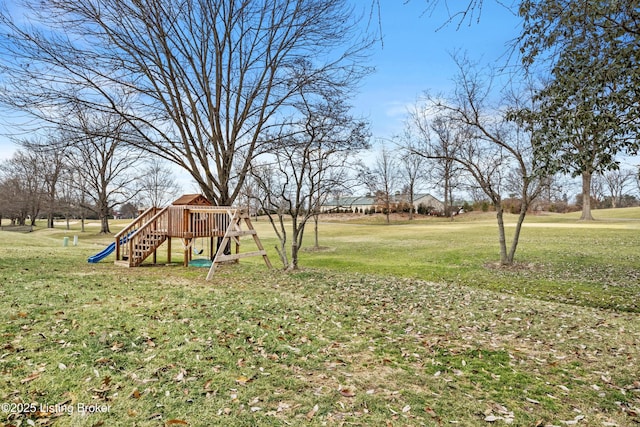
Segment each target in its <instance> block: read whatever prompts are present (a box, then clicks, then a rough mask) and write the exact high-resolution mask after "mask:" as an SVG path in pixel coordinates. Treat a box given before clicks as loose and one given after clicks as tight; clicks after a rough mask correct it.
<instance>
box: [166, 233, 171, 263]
mask: <svg viewBox="0 0 640 427" xmlns="http://www.w3.org/2000/svg"><path fill="white" fill-rule="evenodd" d="M167 264H171V237H167Z"/></svg>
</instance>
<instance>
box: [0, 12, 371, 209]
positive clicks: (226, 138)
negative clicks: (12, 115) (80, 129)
mask: <svg viewBox="0 0 640 427" xmlns="http://www.w3.org/2000/svg"><path fill="white" fill-rule="evenodd" d="M11 8H12V13H10V12H9V10H8V9H7V8H6V7H5V8H4V11H3V12H2V13H0V28H1V31H0V52H1V53H0V63H1V64H2V65H0V74H1V75H3V77H2V79H1V80H0V84H1V85H2V91H1V93H2V95H1V96H0V102H4V103H5V104H7V105H9V106H11V107H14V108H17V109H20V110H22V111H27V112H29V113H30V114H32V115H33V116H35V117H37V118H38V119H40V120H44V121H46V122H50V123H54V124H57V125H60V124H63V125H64V124H65V123H66V120H65V117H66V116H67V114H68V108H69V106H70V105H81V106H82V108H83V109H88V110H92V111H97V112H109V113H115V114H117V115H119V116H120V117H122V118H123V119H124V120H125V121H126V122H127V123H128V125H129V128H130V129H131V132H132V135H129V136H128V135H123V138H124V139H125V140H126V141H127V142H129V143H132V142H133V143H135V144H136V145H137V146H138V147H139V148H142V149H145V150H148V151H151V152H153V153H155V154H157V155H159V156H161V157H163V158H165V159H167V160H169V161H171V162H173V163H175V164H177V165H179V166H180V167H182V168H184V169H185V170H186V171H188V172H189V174H190V175H191V176H192V177H193V179H194V180H195V181H196V182H197V184H198V185H199V187H200V189H201V190H202V191H203V193H204V194H205V195H206V196H207V197H208V198H209V199H210V200H212V201H214V202H215V203H217V204H221V205H224V204H231V203H232V202H233V201H234V200H235V198H236V196H237V195H238V193H239V192H240V189H241V187H242V184H243V181H244V179H245V173H246V171H247V169H248V166H249V163H250V162H251V160H252V159H253V157H254V156H255V155H256V154H257V153H259V152H260V135H261V134H263V132H264V131H265V129H267V128H268V127H270V126H272V125H273V124H275V123H277V121H278V118H279V115H280V112H281V111H282V110H283V109H284V110H286V109H287V108H289V106H290V105H292V104H293V103H294V102H295V101H296V99H297V98H298V94H299V93H301V92H308V91H315V90H318V88H324V89H323V90H328V89H331V90H333V91H336V92H340V91H345V90H347V89H349V88H351V87H353V85H354V84H355V83H357V81H358V79H359V78H360V77H362V76H363V75H364V74H366V72H368V71H369V68H368V67H367V66H366V62H365V61H363V60H364V58H365V57H366V54H367V49H368V47H369V46H370V45H371V43H372V38H371V37H369V36H367V35H366V34H362V33H360V32H359V31H360V30H359V28H360V27H359V26H357V25H355V23H356V22H357V20H358V19H359V16H358V13H357V11H356V10H355V9H354V8H353V7H352V6H350V4H349V3H348V2H347V1H346V0H298V1H291V0H262V1H241V0H184V1H180V2H176V1H172V0H73V1H71V0H55V1H47V2H38V1H30V0H22V1H21V2H19V6H18V4H13V5H12V6H11ZM12 15H15V16H18V18H17V19H16V17H15V16H12Z"/></svg>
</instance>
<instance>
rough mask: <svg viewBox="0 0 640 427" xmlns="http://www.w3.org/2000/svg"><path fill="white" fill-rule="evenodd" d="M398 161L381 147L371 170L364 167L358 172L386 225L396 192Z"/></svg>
mask: <svg viewBox="0 0 640 427" xmlns="http://www.w3.org/2000/svg"><path fill="white" fill-rule="evenodd" d="M399 178H400V176H399V174H398V159H396V158H395V157H394V155H393V152H392V151H391V150H389V148H387V147H385V146H383V147H382V149H381V150H380V152H379V153H378V155H377V156H376V158H375V159H374V164H373V167H372V168H368V167H364V168H362V170H361V171H360V180H361V181H362V184H363V185H364V186H365V187H367V189H368V190H369V192H370V193H371V194H373V195H374V197H375V198H376V204H377V205H378V206H380V207H381V208H382V212H383V213H384V214H385V220H386V222H387V224H390V223H391V220H390V215H391V211H392V210H393V203H394V194H395V192H396V191H397V190H398V181H399Z"/></svg>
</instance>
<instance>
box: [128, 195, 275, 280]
mask: <svg viewBox="0 0 640 427" xmlns="http://www.w3.org/2000/svg"><path fill="white" fill-rule="evenodd" d="M243 223H244V225H245V228H244V229H243V225H242V224H243ZM242 236H252V237H253V241H254V242H255V245H256V246H257V250H256V251H252V252H243V253H240V237H242ZM172 238H177V239H180V241H181V243H182V247H183V249H184V256H183V264H184V266H185V267H186V266H188V265H189V262H190V261H191V260H192V258H193V252H194V243H195V242H196V239H201V240H207V241H208V247H209V254H211V253H213V248H214V247H217V250H216V253H215V256H214V257H213V258H212V259H211V261H212V263H211V268H210V270H209V273H208V274H207V280H209V279H211V277H212V276H213V274H214V272H215V269H216V266H217V265H219V264H221V263H224V262H230V261H234V262H237V261H238V260H239V259H240V258H245V257H251V256H262V258H263V259H264V262H265V264H266V265H267V267H269V268H271V262H270V261H269V258H268V257H267V252H266V251H265V250H264V247H263V246H262V243H261V242H260V239H259V238H258V234H257V232H256V230H255V229H254V228H253V226H252V224H251V220H250V218H249V214H248V212H247V211H246V210H245V209H242V208H235V207H229V206H213V205H212V204H211V203H210V202H209V201H208V200H207V199H206V198H205V197H204V196H202V195H199V194H187V195H184V196H182V197H180V198H179V199H178V200H176V201H175V202H173V204H172V205H171V206H167V207H165V208H162V209H160V208H149V209H147V210H146V211H145V212H144V213H142V214H141V215H140V216H138V218H136V219H135V220H134V221H133V222H132V223H131V224H129V225H128V226H126V227H125V228H124V229H122V231H120V232H119V233H118V234H116V236H115V257H116V260H115V263H116V264H117V265H122V266H126V267H137V266H139V265H141V264H142V262H143V261H144V260H146V259H147V258H148V257H149V256H152V257H153V258H152V259H153V263H156V258H157V256H156V255H157V250H158V249H159V248H160V246H161V245H162V244H163V243H165V242H167V245H166V247H167V263H171V245H172V240H171V239H172ZM232 242H233V243H234V244H235V251H234V252H233V253H232V251H231V250H230V249H231V243H232ZM215 243H217V245H215ZM202 250H204V248H202Z"/></svg>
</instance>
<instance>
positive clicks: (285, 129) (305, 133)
mask: <svg viewBox="0 0 640 427" xmlns="http://www.w3.org/2000/svg"><path fill="white" fill-rule="evenodd" d="M335 95H336V94H327V93H322V94H321V96H320V97H319V98H320V99H314V98H315V97H313V98H309V99H308V98H307V97H305V96H303V97H302V100H303V102H301V103H300V104H298V105H297V106H296V108H297V111H298V114H295V115H294V116H293V117H292V118H291V120H290V121H289V123H288V124H286V125H284V126H282V127H281V128H280V129H279V131H278V133H277V134H273V135H271V136H270V139H271V144H272V149H271V150H269V155H267V156H265V160H264V161H263V162H262V163H261V164H256V165H254V166H253V168H252V175H253V178H254V179H255V182H256V184H257V187H258V191H259V192H258V195H259V197H260V201H261V206H262V209H263V211H264V213H266V214H267V216H268V218H269V221H270V222H271V224H272V226H273V229H274V231H275V232H276V235H277V236H278V239H279V245H278V246H276V249H277V251H278V255H279V256H280V259H281V261H282V263H283V265H284V267H285V268H286V269H289V270H295V269H297V268H298V253H299V250H300V248H302V243H303V237H304V232H305V226H306V224H307V222H308V221H309V219H311V218H312V217H315V216H316V215H317V214H318V212H319V210H320V206H321V204H322V203H323V202H324V201H325V200H326V198H327V195H328V194H329V193H330V192H332V191H335V188H336V186H339V185H343V183H344V171H345V169H346V166H347V165H348V163H349V160H350V159H351V156H352V155H354V154H355V153H357V152H358V150H360V149H362V148H366V147H367V140H368V137H369V133H368V126H367V124H366V123H365V122H362V121H357V120H354V119H353V118H352V117H351V116H350V115H349V114H348V111H349V107H348V106H347V105H346V104H345V103H344V102H342V101H339V100H337V99H335V98H334V96H335ZM338 98H339V97H338ZM285 219H287V220H289V221H290V227H291V258H290V260H289V256H288V254H287V245H288V242H289V240H288V234H287V227H286V225H287V224H286V223H285Z"/></svg>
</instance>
